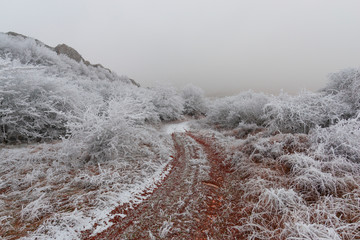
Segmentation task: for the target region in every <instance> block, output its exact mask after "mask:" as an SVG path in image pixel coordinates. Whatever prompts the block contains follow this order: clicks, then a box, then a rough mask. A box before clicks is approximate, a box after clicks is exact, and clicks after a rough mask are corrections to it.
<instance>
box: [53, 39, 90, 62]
mask: <svg viewBox="0 0 360 240" xmlns="http://www.w3.org/2000/svg"><path fill="white" fill-rule="evenodd" d="M54 50H55V52H56V53H57V54H64V55H66V56H68V57H69V58H71V59H74V60H75V61H77V62H84V63H85V59H84V58H83V57H82V56H81V55H80V53H78V51H76V50H75V49H73V48H72V47H69V46H68V45H66V44H59V45H57V46H56V47H55V48H54ZM86 62H87V63H88V64H86V63H85V64H86V65H89V64H90V63H89V62H88V61H86Z"/></svg>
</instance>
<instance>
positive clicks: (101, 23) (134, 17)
mask: <svg viewBox="0 0 360 240" xmlns="http://www.w3.org/2000/svg"><path fill="white" fill-rule="evenodd" d="M0 5H1V15H0V31H1V32H7V31H14V32H18V33H21V34H24V35H28V36H31V37H34V38H37V39H39V40H41V41H43V42H44V43H46V44H48V45H51V46H56V45H57V44H59V43H66V44H68V45H70V46H72V47H73V48H75V49H76V50H78V51H79V52H80V53H81V54H82V55H83V57H84V58H85V59H88V60H90V62H92V63H101V64H102V65H104V66H106V67H108V68H110V69H112V70H113V71H115V72H117V73H118V74H119V75H127V76H129V77H130V78H133V79H135V80H136V81H137V82H139V83H140V84H141V85H143V86H152V85H154V84H157V83H161V84H170V85H174V86H176V87H183V86H184V85H186V84H188V83H192V84H194V85H196V86H199V87H201V88H203V89H204V90H205V91H206V93H207V95H209V96H215V95H217V96H219V95H230V94H235V93H238V92H240V91H244V90H248V89H253V90H255V91H263V92H268V93H274V94H276V93H279V92H280V91H281V89H283V90H284V91H286V92H289V93H296V92H299V91H300V90H302V89H304V88H306V89H308V90H312V91H316V90H317V89H319V88H321V87H323V86H324V85H325V83H326V79H327V75H328V74H329V73H331V72H336V71H338V70H340V69H344V68H348V67H358V66H359V63H360V45H359V43H360V31H359V25H360V14H359V11H358V10H359V9H360V1H356V0H353V1H351V0H344V1H334V0H311V1H310V0H302V1H289V0H271V1H270V0H261V1H260V0H251V1H250V0H247V1H240V0H238V1H235V0H227V1H220V0H219V1H217V0H207V1H205V0H192V1H190V0H182V1H174V0H152V1H146V0H131V1H130V0H129V1H113V0H103V1H94V0H86V1H85V0H78V1H69V0H62V1H58V0H53V1H46V0H33V1H27V0H0Z"/></svg>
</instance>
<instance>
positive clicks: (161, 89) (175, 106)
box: [150, 86, 184, 121]
mask: <svg viewBox="0 0 360 240" xmlns="http://www.w3.org/2000/svg"><path fill="white" fill-rule="evenodd" d="M150 91H151V92H152V98H151V103H152V104H154V106H155V111H156V113H157V114H158V115H159V117H160V120H161V121H171V120H178V119H181V118H182V113H183V109H184V100H183V99H182V98H181V96H180V95H179V93H178V92H177V91H176V90H175V88H173V87H168V86H158V87H154V88H152V89H150Z"/></svg>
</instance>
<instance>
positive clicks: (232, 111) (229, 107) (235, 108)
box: [207, 91, 269, 128]
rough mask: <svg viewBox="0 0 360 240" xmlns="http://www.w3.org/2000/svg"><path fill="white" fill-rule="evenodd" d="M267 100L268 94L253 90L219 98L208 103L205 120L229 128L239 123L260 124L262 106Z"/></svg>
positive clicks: (261, 121) (262, 121)
mask: <svg viewBox="0 0 360 240" xmlns="http://www.w3.org/2000/svg"><path fill="white" fill-rule="evenodd" d="M268 101H269V97H268V96H266V95H265V94H263V93H255V92H253V91H247V92H243V93H240V94H238V95H236V96H231V97H225V98H219V99H216V100H214V101H213V103H212V104H210V107H209V110H208V113H207V121H208V122H209V123H211V124H219V125H221V126H223V127H229V128H234V127H237V126H238V125H239V124H240V123H249V124H252V123H253V124H257V125H262V124H263V123H264V118H263V108H264V106H265V104H267V103H268Z"/></svg>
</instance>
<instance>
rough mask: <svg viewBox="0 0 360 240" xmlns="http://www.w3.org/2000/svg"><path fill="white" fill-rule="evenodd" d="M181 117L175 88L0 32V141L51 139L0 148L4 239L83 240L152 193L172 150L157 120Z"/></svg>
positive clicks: (0, 230)
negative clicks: (139, 195)
mask: <svg viewBox="0 0 360 240" xmlns="http://www.w3.org/2000/svg"><path fill="white" fill-rule="evenodd" d="M182 111H183V100H182V98H181V97H180V96H179V94H178V93H177V92H176V91H175V90H174V89H172V88H153V89H146V88H139V87H137V86H135V85H133V84H131V83H130V81H129V79H128V78H126V77H118V76H117V75H116V74H114V73H111V72H110V71H109V70H106V69H104V68H101V67H94V66H86V65H85V64H84V63H82V62H80V63H78V62H76V61H74V60H72V59H69V58H68V57H66V56H62V55H57V54H56V53H54V52H53V51H52V50H51V49H50V48H48V47H46V46H44V45H42V44H41V43H38V42H36V41H35V40H33V39H24V38H17V37H10V36H7V35H4V34H0V143H17V142H25V143H33V142H34V141H41V142H44V143H41V144H26V145H25V144H24V145H21V146H8V145H5V144H4V145H2V147H0V209H1V210H0V225H1V227H0V235H1V236H2V237H3V236H5V239H13V238H18V237H21V236H25V235H26V234H30V233H31V232H32V234H33V235H32V237H33V239H37V238H39V239H49V238H51V237H55V238H56V237H57V235H56V234H58V233H59V232H62V233H63V234H64V236H67V237H66V238H67V239H77V238H80V234H81V231H82V230H84V229H85V227H87V228H91V227H93V226H94V224H95V223H97V224H98V223H99V222H96V221H98V220H99V219H102V220H103V219H104V218H106V216H105V215H106V214H108V213H109V211H110V209H114V208H115V207H116V206H118V205H119V204H121V203H123V202H128V201H129V200H130V198H131V196H133V195H134V194H136V192H141V191H142V190H143V189H145V188H149V189H151V188H152V187H154V186H152V185H151V184H155V181H157V180H159V179H160V178H161V174H162V171H163V170H164V168H165V167H166V164H167V163H168V161H169V155H170V154H172V148H171V138H170V136H169V135H168V134H164V133H162V132H160V131H158V130H157V129H156V128H155V127H156V124H157V123H159V122H160V121H161V120H171V119H179V118H181V117H182ZM54 139H57V140H59V141H53V140H54ZM48 140H51V141H48ZM105 220H106V219H105ZM100 224H103V223H102V222H101V223H100ZM35 230H36V233H33V231H35Z"/></svg>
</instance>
